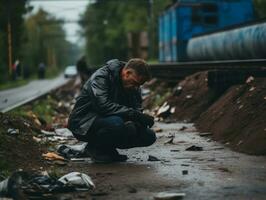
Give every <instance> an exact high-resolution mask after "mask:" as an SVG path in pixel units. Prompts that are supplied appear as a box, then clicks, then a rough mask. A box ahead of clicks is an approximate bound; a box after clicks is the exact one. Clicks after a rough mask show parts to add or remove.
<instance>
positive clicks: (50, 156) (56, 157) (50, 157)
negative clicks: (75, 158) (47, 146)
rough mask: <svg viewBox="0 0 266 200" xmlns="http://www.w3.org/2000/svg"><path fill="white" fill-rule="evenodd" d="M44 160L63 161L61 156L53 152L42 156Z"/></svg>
mask: <svg viewBox="0 0 266 200" xmlns="http://www.w3.org/2000/svg"><path fill="white" fill-rule="evenodd" d="M42 156H43V157H44V159H45V160H65V158H63V157H62V156H59V155H57V154H56V153H53V152H48V153H46V154H42Z"/></svg>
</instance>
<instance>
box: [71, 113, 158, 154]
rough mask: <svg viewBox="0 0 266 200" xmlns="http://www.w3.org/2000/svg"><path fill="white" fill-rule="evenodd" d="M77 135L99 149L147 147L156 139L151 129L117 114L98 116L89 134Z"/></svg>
mask: <svg viewBox="0 0 266 200" xmlns="http://www.w3.org/2000/svg"><path fill="white" fill-rule="evenodd" d="M75 136H76V138H77V139H79V140H81V141H85V142H88V145H89V146H91V147H94V148H99V149H113V148H119V149H128V148H133V147H145V146H150V145H152V144H153V143H154V142H155V141H156V135H155V133H154V132H153V131H152V130H151V129H149V128H147V127H144V126H143V125H141V124H140V123H138V122H132V121H124V120H123V119H122V118H121V117H119V116H115V115H113V116H108V117H104V118H97V119H96V120H95V121H94V123H93V124H92V127H91V129H90V130H89V133H88V134H87V135H85V136H79V135H75Z"/></svg>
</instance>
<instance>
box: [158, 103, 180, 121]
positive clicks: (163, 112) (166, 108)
mask: <svg viewBox="0 0 266 200" xmlns="http://www.w3.org/2000/svg"><path fill="white" fill-rule="evenodd" d="M171 111H172V112H171ZM173 112H175V109H172V108H171V107H170V105H169V104H168V103H167V102H164V104H163V105H162V106H161V107H160V108H159V110H158V111H157V113H156V117H159V118H163V119H164V118H167V117H168V116H169V115H170V114H171V113H173Z"/></svg>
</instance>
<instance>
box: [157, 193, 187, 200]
mask: <svg viewBox="0 0 266 200" xmlns="http://www.w3.org/2000/svg"><path fill="white" fill-rule="evenodd" d="M185 196H186V194H185V193H173V192H160V193H158V194H157V195H155V196H154V197H153V198H154V200H178V199H183V197H185Z"/></svg>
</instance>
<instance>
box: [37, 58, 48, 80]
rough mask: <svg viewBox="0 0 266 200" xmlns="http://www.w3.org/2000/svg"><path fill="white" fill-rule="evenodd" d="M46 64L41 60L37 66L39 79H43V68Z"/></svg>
mask: <svg viewBox="0 0 266 200" xmlns="http://www.w3.org/2000/svg"><path fill="white" fill-rule="evenodd" d="M45 68H46V66H45V64H44V63H43V62H41V63H40V64H39V66H38V77H39V79H44V78H45V70H46V69H45Z"/></svg>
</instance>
